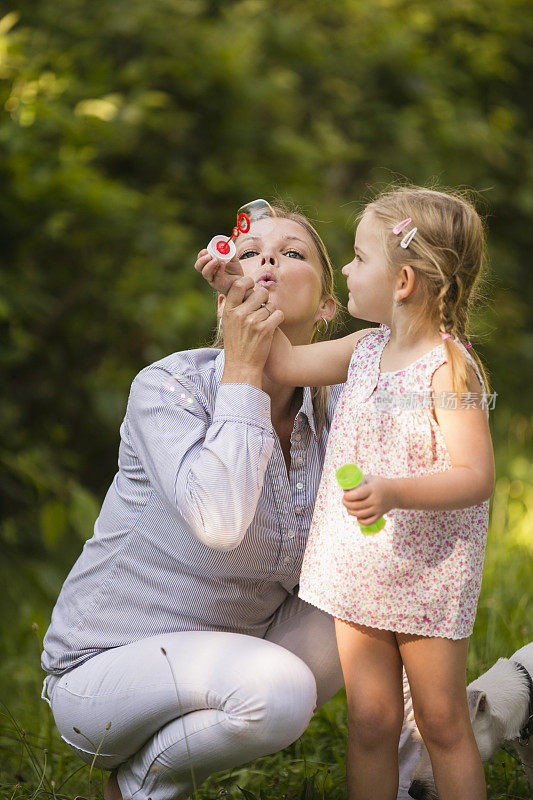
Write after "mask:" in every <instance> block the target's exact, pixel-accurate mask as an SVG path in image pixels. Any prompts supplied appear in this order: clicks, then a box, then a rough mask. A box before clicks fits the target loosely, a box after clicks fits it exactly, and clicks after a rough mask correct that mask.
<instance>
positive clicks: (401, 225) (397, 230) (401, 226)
mask: <svg viewBox="0 0 533 800" xmlns="http://www.w3.org/2000/svg"><path fill="white" fill-rule="evenodd" d="M412 221H413V220H412V219H411V217H407V219H402V221H401V222H399V223H398V224H397V225H395V226H394V228H393V229H392V232H393V234H394V235H395V236H398V234H399V233H401V232H402V231H403V229H404V228H406V227H407V226H408V225H409V223H410V222H412Z"/></svg>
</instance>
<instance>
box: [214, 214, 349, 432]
mask: <svg viewBox="0 0 533 800" xmlns="http://www.w3.org/2000/svg"><path fill="white" fill-rule="evenodd" d="M271 208H272V211H273V212H274V214H275V216H276V218H279V219H288V220H291V221H292V222H297V223H298V225H301V226H302V228H304V230H305V231H306V232H307V233H308V234H309V236H310V237H311V240H312V242H313V244H314V245H315V248H316V251H317V254H318V258H319V261H320V266H321V267H322V295H323V296H324V295H329V296H330V297H332V298H333V299H334V301H335V305H336V307H337V308H338V307H339V306H340V302H339V300H338V298H337V297H336V295H335V287H334V283H335V275H334V272H333V267H332V264H331V261H330V258H329V255H328V251H327V250H326V246H325V244H324V242H323V241H322V239H321V238H320V236H319V234H318V233H317V231H316V230H315V228H314V227H313V226H312V225H311V223H310V221H309V220H308V219H307V217H305V216H304V215H303V214H301V213H300V212H299V211H297V210H296V209H294V208H291V207H289V206H288V205H286V204H285V203H282V202H279V201H278V202H277V203H276V205H273V206H271ZM266 217H272V214H271V213H270V211H269V210H268V208H266V207H265V209H264V211H261V212H259V213H258V214H255V215H254V218H253V221H256V220H259V219H263V218H266ZM333 322H334V321H333V320H331V321H330V323H329V324H328V326H327V335H326V336H324V334H323V333H321V332H320V331H319V330H318V326H315V330H314V332H313V336H312V337H311V342H314V341H316V340H317V339H318V338H319V337H320V338H321V339H329V338H330V336H331V333H332V331H333V330H335V325H334V324H332V323H333ZM211 347H219V348H223V347H224V334H223V331H222V327H221V326H220V325H219V326H218V329H217V334H216V337H215V340H214V342H213V343H212V345H211ZM311 398H312V401H313V410H314V415H315V424H316V430H317V434H318V436H320V435H321V433H322V429H323V427H324V422H325V419H326V408H327V403H328V399H329V387H328V386H312V387H311Z"/></svg>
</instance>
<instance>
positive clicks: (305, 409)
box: [215, 350, 317, 437]
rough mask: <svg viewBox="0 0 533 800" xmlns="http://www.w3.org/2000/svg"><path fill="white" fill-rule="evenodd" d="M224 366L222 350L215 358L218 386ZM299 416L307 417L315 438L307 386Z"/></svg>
mask: <svg viewBox="0 0 533 800" xmlns="http://www.w3.org/2000/svg"><path fill="white" fill-rule="evenodd" d="M224 364H225V353H224V350H221V351H220V353H219V354H218V355H217V356H215V378H216V381H217V384H219V385H220V381H221V380H222V374H223V372H224ZM300 414H304V415H305V416H306V417H307V421H308V422H309V427H310V428H311V430H312V431H313V433H314V435H315V437H316V435H317V433H316V425H315V410H314V408H313V401H312V399H311V389H310V388H309V386H304V387H303V399H302V405H301V406H300V409H299V411H298V413H297V414H296V418H298V416H299V415H300Z"/></svg>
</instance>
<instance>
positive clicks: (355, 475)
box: [337, 464, 385, 534]
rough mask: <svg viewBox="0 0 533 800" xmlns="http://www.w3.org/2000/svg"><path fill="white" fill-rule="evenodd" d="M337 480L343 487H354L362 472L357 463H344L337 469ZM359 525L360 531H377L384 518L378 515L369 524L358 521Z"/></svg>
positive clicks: (358, 482)
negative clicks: (377, 517)
mask: <svg viewBox="0 0 533 800" xmlns="http://www.w3.org/2000/svg"><path fill="white" fill-rule="evenodd" d="M337 480H338V482H339V485H340V486H342V488H343V489H355V487H356V486H359V484H360V483H361V482H362V480H363V473H362V472H361V470H360V469H359V467H358V466H357V464H345V465H344V466H343V467H339V469H338V470H337ZM359 527H360V528H361V533H366V534H370V533H379V531H381V530H382V529H383V528H384V527H385V520H384V519H383V517H380V518H379V519H377V520H376V521H375V522H373V523H372V524H371V525H361V523H360V522H359Z"/></svg>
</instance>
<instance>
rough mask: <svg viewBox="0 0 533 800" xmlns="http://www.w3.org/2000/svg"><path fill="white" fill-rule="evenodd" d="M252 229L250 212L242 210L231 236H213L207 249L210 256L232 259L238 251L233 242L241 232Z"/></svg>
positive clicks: (223, 259) (225, 259)
mask: <svg viewBox="0 0 533 800" xmlns="http://www.w3.org/2000/svg"><path fill="white" fill-rule="evenodd" d="M249 230H250V217H249V216H248V214H244V213H243V212H241V213H240V214H237V224H236V225H235V227H234V228H233V231H232V234H231V236H230V237H229V238H228V237H227V236H220V235H219V236H213V238H212V239H211V241H210V242H209V244H208V245H207V250H208V253H209V255H210V256H212V257H213V258H218V259H219V260H220V261H231V259H232V258H233V257H234V255H235V254H236V252H237V249H236V247H235V243H234V242H233V240H234V239H236V238H237V236H240V234H241V233H248V231H249Z"/></svg>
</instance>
